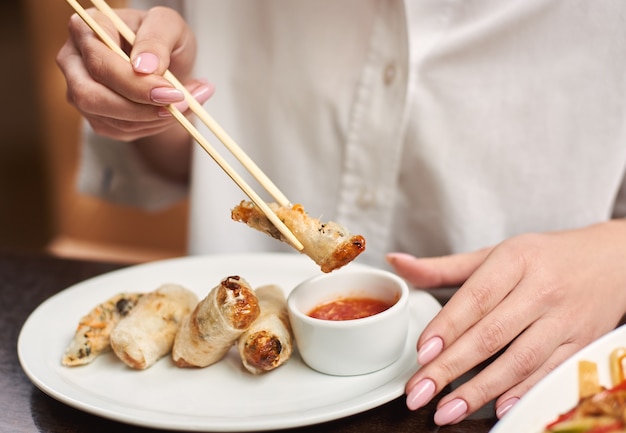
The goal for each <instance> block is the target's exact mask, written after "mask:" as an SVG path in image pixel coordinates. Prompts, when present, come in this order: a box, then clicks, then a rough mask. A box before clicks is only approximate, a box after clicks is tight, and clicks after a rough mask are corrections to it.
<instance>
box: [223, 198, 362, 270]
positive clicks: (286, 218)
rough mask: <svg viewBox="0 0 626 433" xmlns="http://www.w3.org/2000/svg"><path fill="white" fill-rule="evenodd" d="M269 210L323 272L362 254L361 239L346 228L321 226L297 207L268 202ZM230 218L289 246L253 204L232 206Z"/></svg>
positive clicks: (334, 225) (246, 203)
mask: <svg viewBox="0 0 626 433" xmlns="http://www.w3.org/2000/svg"><path fill="white" fill-rule="evenodd" d="M269 207H270V209H271V210H272V211H273V212H275V213H276V215H277V216H278V218H279V219H280V220H281V221H283V222H284V223H285V225H286V226H287V227H288V228H289V230H291V232H292V233H293V234H294V235H295V236H296V237H297V238H298V240H300V242H301V243H302V245H303V246H304V249H303V250H302V251H301V252H302V253H304V254H306V255H307V256H309V257H310V258H311V259H313V261H314V262H315V263H317V264H318V265H319V266H320V269H321V270H322V272H331V271H333V270H335V269H339V268H340V267H342V266H344V265H346V264H348V263H350V262H351V261H352V260H354V259H355V258H356V257H357V256H358V255H359V254H361V253H362V252H363V251H365V238H364V237H363V236H361V235H351V234H350V232H349V231H348V230H347V229H346V228H345V227H343V226H341V225H339V224H337V223H336V222H333V221H329V222H326V223H323V222H321V221H320V220H319V219H317V218H311V217H310V216H309V215H308V214H307V213H306V212H305V210H304V208H303V207H302V206H301V205H299V204H296V205H293V206H280V205H278V204H276V203H269ZM231 218H232V219H233V220H235V221H239V222H243V223H245V224H247V225H248V226H249V227H252V228H254V229H256V230H259V231H261V232H263V233H266V234H267V235H269V236H272V237H273V238H276V239H278V240H280V241H283V242H286V243H289V242H288V241H287V240H286V239H285V238H284V237H283V235H282V234H281V233H280V232H279V231H278V230H277V229H276V227H275V226H274V225H273V224H272V223H271V222H270V221H269V220H268V219H267V217H266V216H265V215H264V214H263V212H261V210H260V209H259V208H258V207H257V206H256V205H255V204H254V203H252V202H248V201H242V202H241V203H239V204H238V205H237V206H235V207H234V208H233V209H232V210H231Z"/></svg>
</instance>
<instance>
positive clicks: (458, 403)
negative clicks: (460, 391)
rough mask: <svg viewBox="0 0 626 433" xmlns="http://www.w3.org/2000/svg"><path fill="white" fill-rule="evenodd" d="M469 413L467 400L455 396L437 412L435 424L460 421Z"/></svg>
mask: <svg viewBox="0 0 626 433" xmlns="http://www.w3.org/2000/svg"><path fill="white" fill-rule="evenodd" d="M466 413H467V403H466V402H465V400H462V399H460V398H455V399H454V400H450V401H449V402H447V403H446V404H444V405H443V406H441V407H440V408H439V409H438V410H437V412H435V424H437V425H446V424H452V423H454V422H456V421H460V420H461V419H462V418H463V417H464V416H465V414H466Z"/></svg>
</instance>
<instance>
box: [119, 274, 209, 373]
mask: <svg viewBox="0 0 626 433" xmlns="http://www.w3.org/2000/svg"><path fill="white" fill-rule="evenodd" d="M197 304H198V297H197V296H196V294H195V293H193V292H192V291H190V290H189V289H186V288H185V287H183V286H180V285H178V284H165V285H163V286H161V287H159V288H158V289H156V290H154V291H152V292H149V293H146V294H144V295H143V296H142V297H141V298H140V299H139V301H138V302H137V305H135V307H134V308H133V309H132V310H131V312H130V313H129V314H127V315H126V316H125V317H124V318H123V319H122V320H120V321H119V323H118V324H117V325H116V326H115V328H114V329H113V331H112V332H111V347H112V348H113V351H114V352H115V354H116V355H117V356H118V358H120V359H121V360H122V361H123V362H124V363H125V364H126V365H128V366H129V367H132V368H134V369H137V370H143V369H146V368H148V367H150V366H151V365H153V364H154V363H155V362H156V361H158V360H159V359H160V358H161V357H163V356H164V355H166V354H168V353H169V352H170V350H171V349H172V345H173V343H174V338H175V336H176V333H177V332H178V329H179V327H180V325H181V323H182V321H183V319H184V318H185V317H187V316H188V315H189V314H190V313H191V311H192V310H193V309H194V307H195V306H196V305H197Z"/></svg>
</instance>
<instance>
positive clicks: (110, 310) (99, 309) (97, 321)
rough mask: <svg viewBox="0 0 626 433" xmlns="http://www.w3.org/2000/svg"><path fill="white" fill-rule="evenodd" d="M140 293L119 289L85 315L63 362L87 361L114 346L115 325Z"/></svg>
mask: <svg viewBox="0 0 626 433" xmlns="http://www.w3.org/2000/svg"><path fill="white" fill-rule="evenodd" d="M140 297H141V294H140V293H119V294H117V295H115V296H113V297H112V298H110V299H108V300H106V301H105V302H103V303H101V304H98V305H97V306H96V307H94V308H93V309H92V310H91V311H89V312H88V313H87V314H86V315H85V316H83V317H82V318H81V319H80V321H79V323H78V326H77V328H76V331H75V333H74V338H73V339H72V341H71V342H70V344H69V346H68V347H67V349H66V350H65V353H64V355H63V359H62V361H61V362H62V363H63V365H66V366H68V367H75V366H78V365H84V364H88V363H90V362H91V361H93V360H94V359H96V357H97V356H98V355H99V354H101V353H103V352H107V351H109V350H110V349H111V345H110V337H111V332H112V331H113V328H114V327H115V326H116V325H117V323H118V322H119V321H120V320H121V319H122V317H124V316H126V315H127V314H128V313H129V312H130V311H131V310H132V308H133V307H134V306H135V305H136V304H137V301H138V300H139V298H140Z"/></svg>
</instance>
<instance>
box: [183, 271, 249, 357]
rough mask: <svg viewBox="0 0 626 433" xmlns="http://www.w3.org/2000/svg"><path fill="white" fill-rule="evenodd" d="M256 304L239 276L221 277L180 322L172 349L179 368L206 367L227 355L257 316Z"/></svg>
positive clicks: (247, 285) (246, 285) (245, 283)
mask: <svg viewBox="0 0 626 433" xmlns="http://www.w3.org/2000/svg"><path fill="white" fill-rule="evenodd" d="M259 313H260V310H259V303H258V299H257V297H256V295H255V293H254V291H253V290H252V289H251V288H250V286H249V284H248V283H247V282H246V281H245V280H244V279H243V278H241V277H239V276H230V277H227V278H224V279H223V280H222V281H221V282H220V284H218V285H217V286H215V287H214V288H213V289H211V291H210V292H209V294H208V295H207V297H206V298H205V299H203V300H202V301H200V303H199V304H198V305H197V306H196V308H195V309H194V311H193V312H192V313H191V315H190V316H189V317H187V318H186V319H185V321H184V322H183V324H182V326H181V328H180V330H179V332H178V334H177V335H176V340H175V342H174V348H173V349H172V359H173V360H174V362H175V363H176V365H177V366H179V367H207V366H209V365H211V364H214V363H216V362H217V361H219V360H220V359H222V358H223V357H224V355H226V353H227V352H228V350H229V349H230V348H231V347H232V346H233V344H234V343H235V342H236V341H237V338H239V336H240V335H241V334H242V333H243V332H244V331H245V330H246V329H248V328H249V327H250V325H251V324H252V322H254V321H255V320H256V319H257V317H258V316H259Z"/></svg>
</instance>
